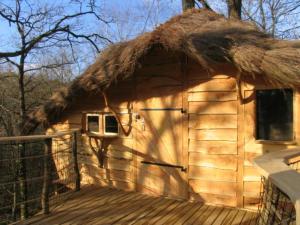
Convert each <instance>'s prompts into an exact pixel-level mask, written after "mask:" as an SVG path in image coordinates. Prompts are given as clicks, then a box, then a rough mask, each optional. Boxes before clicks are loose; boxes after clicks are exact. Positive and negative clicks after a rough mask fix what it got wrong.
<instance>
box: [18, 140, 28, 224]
mask: <svg viewBox="0 0 300 225" xmlns="http://www.w3.org/2000/svg"><path fill="white" fill-rule="evenodd" d="M19 151H20V163H19V182H20V183H19V185H20V200H21V202H22V203H21V205H20V211H21V212H20V213H21V220H25V219H26V218H27V217H28V208H27V207H28V206H27V194H28V193H27V178H26V160H25V156H26V153H25V151H26V145H25V143H24V142H23V143H20V144H19Z"/></svg>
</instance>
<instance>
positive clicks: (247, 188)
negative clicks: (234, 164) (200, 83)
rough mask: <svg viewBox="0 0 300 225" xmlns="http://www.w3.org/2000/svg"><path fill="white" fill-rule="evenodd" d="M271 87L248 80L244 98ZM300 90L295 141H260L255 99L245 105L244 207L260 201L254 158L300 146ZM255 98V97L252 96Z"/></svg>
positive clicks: (296, 108)
mask: <svg viewBox="0 0 300 225" xmlns="http://www.w3.org/2000/svg"><path fill="white" fill-rule="evenodd" d="M267 87H268V88H270V86H269V85H265V84H264V83H263V81H258V80H256V81H253V80H248V81H247V83H246V82H245V83H244V88H243V89H244V93H243V95H244V98H246V99H247V98H250V97H251V96H253V93H254V90H255V89H266V88H267ZM299 97H300V96H299V90H297V91H296V92H295V95H294V131H295V138H296V139H295V141H294V142H293V143H292V142H290V143H289V142H272V141H265V142H259V141H257V140H256V139H255V121H256V119H255V101H254V99H252V100H251V101H250V102H248V103H246V104H245V105H244V123H245V124H246V126H245V132H244V133H245V136H244V138H245V140H244V151H245V153H244V154H245V156H244V158H245V159H244V178H243V190H244V191H243V200H244V207H245V208H247V209H257V204H258V203H259V192H260V180H261V176H260V174H259V173H258V171H257V170H256V168H255V167H254V165H253V159H254V158H255V157H257V156H260V155H262V154H266V153H270V152H274V151H279V150H284V149H292V148H295V147H297V146H299V130H300V124H299V122H300V120H299V119H298V117H299V116H298V115H299V106H300V98H299ZM252 98H253V97H252Z"/></svg>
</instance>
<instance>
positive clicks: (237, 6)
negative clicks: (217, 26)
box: [227, 0, 242, 19]
mask: <svg viewBox="0 0 300 225" xmlns="http://www.w3.org/2000/svg"><path fill="white" fill-rule="evenodd" d="M227 7H228V17H229V18H235V19H241V18H242V0H227Z"/></svg>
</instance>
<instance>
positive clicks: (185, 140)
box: [180, 54, 189, 199]
mask: <svg viewBox="0 0 300 225" xmlns="http://www.w3.org/2000/svg"><path fill="white" fill-rule="evenodd" d="M180 64H181V73H182V108H183V111H182V113H183V115H182V158H183V162H182V163H183V166H185V167H186V168H187V170H186V172H185V174H184V180H185V187H184V188H185V192H186V198H187V199H189V180H188V173H189V169H188V167H189V114H188V68H187V66H188V57H187V56H186V55H185V54H184V55H182V56H181V57H180Z"/></svg>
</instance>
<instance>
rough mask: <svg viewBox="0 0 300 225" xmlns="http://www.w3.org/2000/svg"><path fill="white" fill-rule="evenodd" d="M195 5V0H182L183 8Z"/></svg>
mask: <svg viewBox="0 0 300 225" xmlns="http://www.w3.org/2000/svg"><path fill="white" fill-rule="evenodd" d="M194 7H195V0H182V10H183V11H186V10H187V9H191V8H194Z"/></svg>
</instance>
